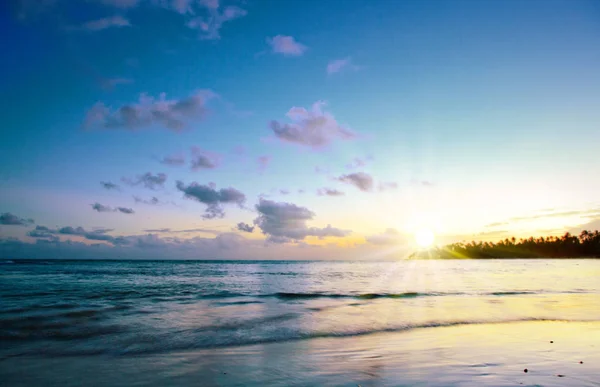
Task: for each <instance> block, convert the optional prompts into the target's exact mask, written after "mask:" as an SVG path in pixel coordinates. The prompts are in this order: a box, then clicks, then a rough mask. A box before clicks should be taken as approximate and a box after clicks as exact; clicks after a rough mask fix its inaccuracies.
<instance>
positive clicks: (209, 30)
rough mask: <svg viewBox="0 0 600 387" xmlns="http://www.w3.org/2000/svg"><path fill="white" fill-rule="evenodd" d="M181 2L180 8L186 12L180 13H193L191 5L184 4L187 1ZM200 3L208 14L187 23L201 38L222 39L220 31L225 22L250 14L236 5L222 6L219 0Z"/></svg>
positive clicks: (201, 1)
mask: <svg viewBox="0 0 600 387" xmlns="http://www.w3.org/2000/svg"><path fill="white" fill-rule="evenodd" d="M179 3H182V4H181V6H180V7H178V8H179V10H180V11H183V10H185V12H180V13H193V11H192V12H189V11H190V10H191V7H190V6H184V5H183V3H185V2H184V1H180V2H179ZM198 3H199V5H200V6H201V7H202V8H204V13H205V14H206V15H203V16H197V17H194V18H192V19H190V20H189V21H188V22H187V24H186V25H187V27H188V28H191V29H194V30H197V31H198V33H199V37H200V39H206V40H217V39H220V38H221V34H220V31H221V28H222V27H223V24H225V23H226V22H230V21H232V20H235V19H239V18H242V17H244V16H246V15H247V14H248V12H247V11H246V10H244V9H242V8H240V7H237V6H234V5H230V6H226V7H221V6H220V4H219V1H217V0H200V1H199V2H198Z"/></svg>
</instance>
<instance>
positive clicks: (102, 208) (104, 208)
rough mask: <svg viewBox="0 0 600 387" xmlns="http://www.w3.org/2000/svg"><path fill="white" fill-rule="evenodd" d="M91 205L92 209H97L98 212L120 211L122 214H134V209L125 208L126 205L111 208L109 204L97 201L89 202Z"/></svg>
mask: <svg viewBox="0 0 600 387" xmlns="http://www.w3.org/2000/svg"><path fill="white" fill-rule="evenodd" d="M91 206H92V209H93V210H94V211H98V212H121V213H123V214H134V213H135V211H133V210H132V209H131V208H126V207H116V208H112V207H110V206H105V205H104V204H100V203H98V202H96V203H94V204H91Z"/></svg>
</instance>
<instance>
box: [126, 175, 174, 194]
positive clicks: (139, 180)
mask: <svg viewBox="0 0 600 387" xmlns="http://www.w3.org/2000/svg"><path fill="white" fill-rule="evenodd" d="M121 181H122V182H123V183H125V184H129V185H131V186H135V185H140V184H142V185H143V186H144V187H146V188H149V189H152V190H155V189H156V188H163V187H164V185H165V182H166V181H167V175H166V174H164V173H157V174H156V175H153V174H152V173H151V172H146V173H144V174H143V175H140V176H137V177H136V178H134V179H130V178H127V177H123V178H121Z"/></svg>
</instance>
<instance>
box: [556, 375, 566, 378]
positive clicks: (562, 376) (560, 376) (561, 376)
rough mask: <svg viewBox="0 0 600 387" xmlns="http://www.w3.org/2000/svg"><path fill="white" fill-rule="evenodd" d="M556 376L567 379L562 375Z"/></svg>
mask: <svg viewBox="0 0 600 387" xmlns="http://www.w3.org/2000/svg"><path fill="white" fill-rule="evenodd" d="M556 376H558V377H559V378H564V377H565V375H561V374H558V375H556Z"/></svg>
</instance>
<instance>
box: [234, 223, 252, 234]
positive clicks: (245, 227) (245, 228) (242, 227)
mask: <svg viewBox="0 0 600 387" xmlns="http://www.w3.org/2000/svg"><path fill="white" fill-rule="evenodd" d="M236 228H237V229H238V230H239V231H244V232H252V231H254V227H253V226H250V225H249V224H248V223H244V222H240V223H238V224H237V226H236Z"/></svg>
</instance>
